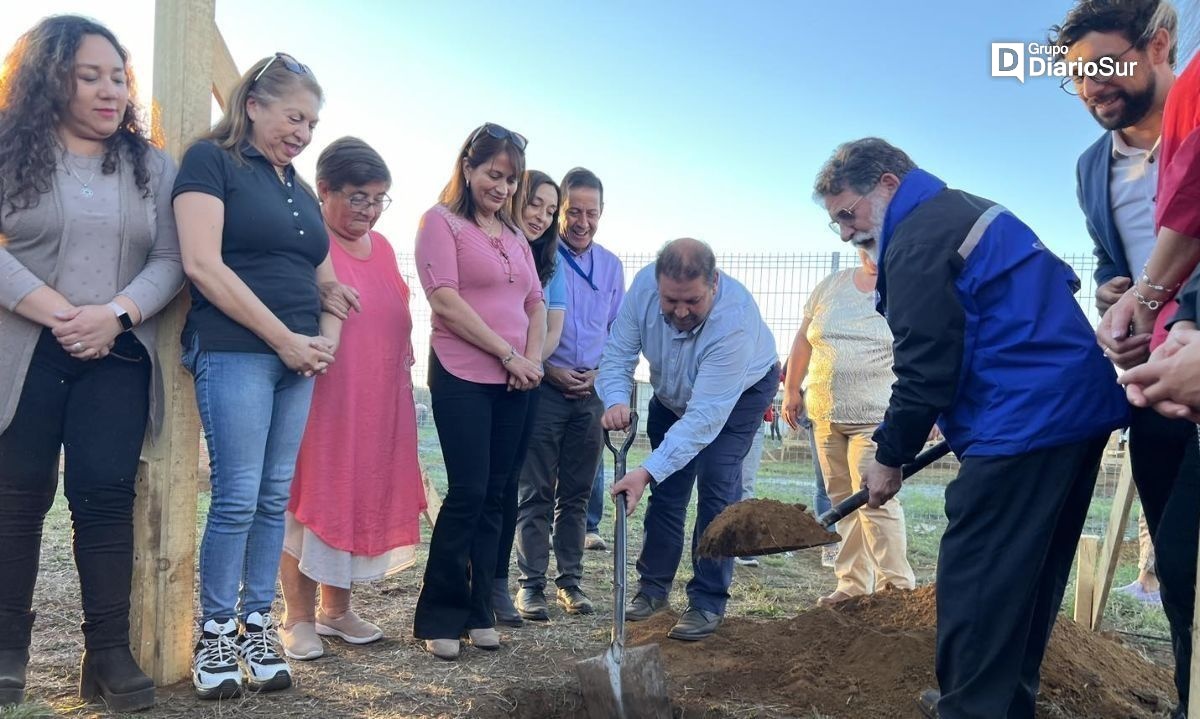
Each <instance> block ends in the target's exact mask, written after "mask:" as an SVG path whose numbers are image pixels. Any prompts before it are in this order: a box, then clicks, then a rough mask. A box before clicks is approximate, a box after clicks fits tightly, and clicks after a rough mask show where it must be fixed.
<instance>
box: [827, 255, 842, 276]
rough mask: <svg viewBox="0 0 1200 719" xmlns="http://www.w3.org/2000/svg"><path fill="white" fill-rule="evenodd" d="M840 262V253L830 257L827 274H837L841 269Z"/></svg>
mask: <svg viewBox="0 0 1200 719" xmlns="http://www.w3.org/2000/svg"><path fill="white" fill-rule="evenodd" d="M841 260H842V253H840V252H834V253H832V254H831V255H830V259H829V274H831V275H832V274H833V273H834V272H837V271H838V270H839V269H841Z"/></svg>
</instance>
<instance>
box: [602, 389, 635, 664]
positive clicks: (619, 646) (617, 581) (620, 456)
mask: <svg viewBox="0 0 1200 719" xmlns="http://www.w3.org/2000/svg"><path fill="white" fill-rule="evenodd" d="M637 426H638V416H637V412H630V413H629V429H628V430H626V434H625V441H624V442H622V443H621V446H620V447H618V446H616V445H614V444H613V442H612V436H611V435H610V434H609V431H608V430H604V443H605V444H606V445H608V448H609V449H611V450H612V453H613V470H614V471H613V482H616V481H618V480H619V479H621V477H624V476H625V455H627V454H629V448H630V447H631V446H633V440H634V439H635V438H636V437H637ZM613 501H614V502H615V503H616V509H615V511H614V512H613V514H614V516H613V527H614V532H613V535H614V536H613V627H612V644H611V645H610V647H609V651H610V655H611V656H612V657H613V660H614V661H615V662H616V663H617V664H620V663H621V656H622V654H623V652H624V651H625V562H626V558H625V553H626V549H625V545H626V543H627V533H628V530H627V529H626V519H627V518H626V516H625V512H626V511H627V510H626V507H627V506H628V503H629V498H628V496H626V494H625V492H621V493H619V494H618V495H617V496H616V498H615V499H614V500H613Z"/></svg>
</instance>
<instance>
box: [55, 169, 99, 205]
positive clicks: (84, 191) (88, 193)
mask: <svg viewBox="0 0 1200 719" xmlns="http://www.w3.org/2000/svg"><path fill="white" fill-rule="evenodd" d="M63 164H64V165H66V167H67V172H69V173H71V177H74V178H75V181H76V182H78V183H79V185H80V189H79V194H80V195H81V196H82V197H83V198H84V199H85V200H90V199H92V197H94V196H95V195H96V192H95V190H93V189H92V188H91V184H92V180H94V179H96V171H95V170H92V174H90V175H88V179H87V180H84V179H83V178H82V177H80V176H79V173H78V172H75V168H74V167H73V166H72V165H71V161H70V160H67V161H65V162H63Z"/></svg>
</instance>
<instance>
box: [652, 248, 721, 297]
mask: <svg viewBox="0 0 1200 719" xmlns="http://www.w3.org/2000/svg"><path fill="white" fill-rule="evenodd" d="M654 277H655V279H657V280H659V281H661V280H662V279H663V278H664V277H666V278H668V279H671V280H674V281H676V282H691V281H692V280H696V279H703V280H704V284H705V285H707V286H708V287H712V286H713V285H714V284H716V281H717V258H716V256H715V255H713V251H712V248H711V247H709V246H708V245H707V244H705V243H703V242H701V241H700V240H695V239H692V238H691V237H681V238H680V239H678V240H671V241H670V242H668V243H667V244H665V245H663V248H662V249H661V250H659V251H658V258H657V259H656V260H655V262H654Z"/></svg>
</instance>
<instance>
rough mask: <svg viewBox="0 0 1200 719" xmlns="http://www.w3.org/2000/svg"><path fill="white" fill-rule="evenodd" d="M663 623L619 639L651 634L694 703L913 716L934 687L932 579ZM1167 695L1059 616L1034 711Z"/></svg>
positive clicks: (1159, 709)
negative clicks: (692, 626) (699, 627)
mask: <svg viewBox="0 0 1200 719" xmlns="http://www.w3.org/2000/svg"><path fill="white" fill-rule="evenodd" d="M673 621H674V618H673V617H671V616H670V615H669V614H660V615H658V616H655V617H653V618H651V619H650V620H648V621H645V622H639V623H637V624H631V625H630V626H629V630H630V636H629V641H630V643H647V642H657V643H658V644H659V646H660V647H661V648H662V653H663V660H664V662H665V664H666V669H667V675H668V677H669V678H670V682H671V685H672V695H673V696H674V697H676V699H677V701H680V700H681V699H680V698H681V697H686V698H687V704H689V705H693V706H705V705H707V706H714V705H717V706H722V707H729V706H730V703H741V704H743V705H745V706H747V707H752V706H758V707H760V708H762V709H763V710H764V713H765V714H769V715H770V716H810V715H812V714H813V713H814V712H817V713H819V714H820V715H821V716H824V717H836V718H837V719H855V718H857V717H879V716H893V717H899V718H908V717H919V716H920V713H919V712H918V711H917V709H916V706H915V704H914V699H915V698H916V696H917V695H918V693H919V692H920V691H921V690H923V689H925V688H928V687H936V686H937V682H936V679H935V678H934V673H933V668H934V663H933V662H934V659H933V656H934V626H935V622H936V616H935V604H934V593H933V587H931V586H930V587H923V588H921V589H918V590H916V591H899V590H888V591H885V592H882V593H880V594H877V595H875V596H874V597H864V598H861V599H854V600H850V601H848V602H845V603H844V604H842V605H840V606H839V607H837V608H836V609H820V608H818V609H811V610H808V611H805V612H803V613H801V614H800V615H799V616H796V617H794V618H792V619H784V620H776V621H769V622H761V621H754V620H748V619H740V618H730V619H727V620H726V621H725V623H724V624H723V625H722V626H721V628H720V629H719V630H718V631H717V633H716V634H715V635H714V636H712V637H710V638H708V639H706V640H704V641H702V642H696V643H686V642H675V641H669V640H664V639H663V635H664V634H665V633H666V631H667V630H668V629H669V628H670V626H671V624H672V622H673ZM1173 696H1174V692H1173V689H1172V684H1171V675H1170V672H1169V671H1168V670H1167V669H1166V668H1164V667H1160V666H1157V665H1154V664H1151V663H1150V662H1148V661H1147V660H1145V659H1144V658H1143V657H1142V656H1141V655H1140V654H1138V653H1137V652H1136V651H1134V650H1132V649H1129V648H1127V647H1125V646H1123V645H1121V644H1119V643H1117V642H1116V641H1114V640H1112V639H1109V638H1107V637H1104V636H1102V635H1098V634H1093V633H1091V632H1088V631H1085V630H1083V629H1081V628H1079V627H1077V626H1075V625H1074V624H1073V623H1071V622H1070V621H1069V620H1066V619H1061V618H1060V620H1059V622H1058V624H1057V626H1056V627H1055V630H1054V635H1053V637H1052V638H1051V641H1050V647H1049V649H1048V651H1047V653H1046V659H1045V662H1044V663H1043V665H1042V686H1041V695H1040V697H1039V701H1038V716H1044V717H1077V718H1079V719H1130V718H1136V719H1143V718H1144V719H1151V718H1152V717H1161V716H1164V715H1165V713H1166V711H1167V710H1169V709H1170V708H1171V707H1172V706H1173V705H1174V703H1173V701H1172V699H1171V697H1173ZM768 709H769V710H770V711H769V712H767V711H765V710H768Z"/></svg>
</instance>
